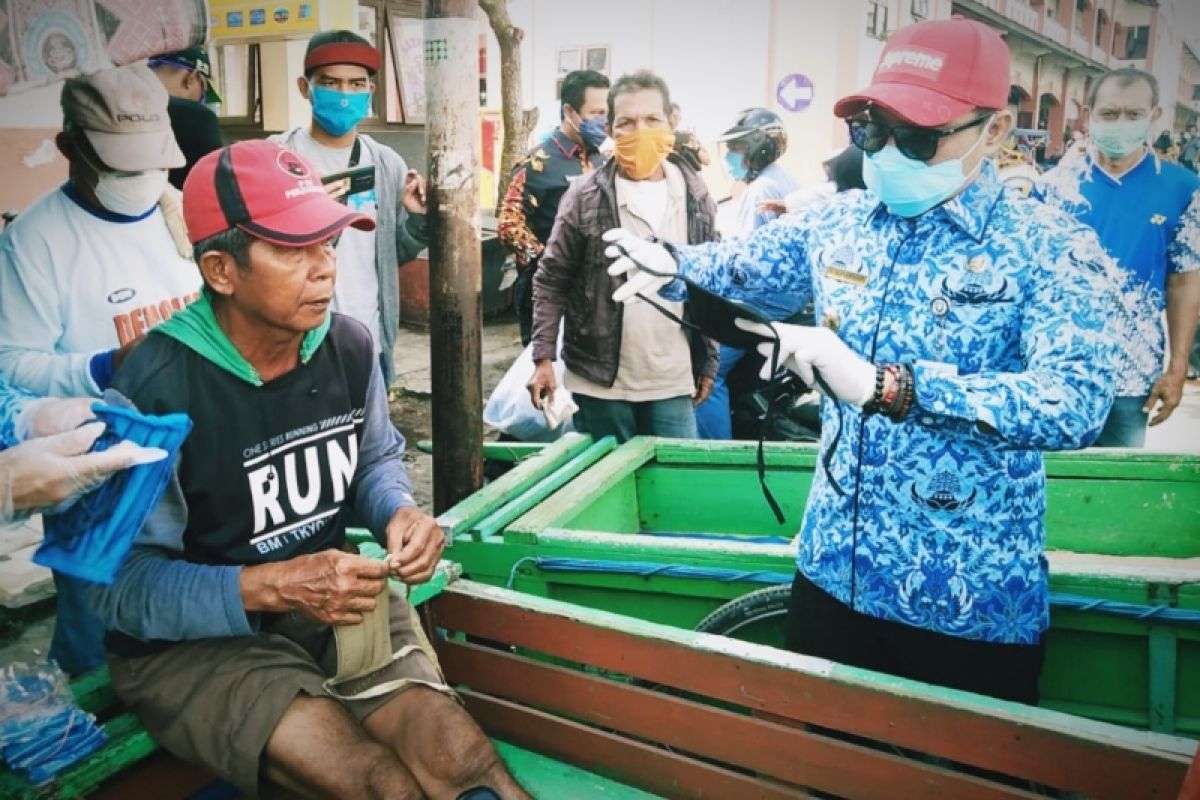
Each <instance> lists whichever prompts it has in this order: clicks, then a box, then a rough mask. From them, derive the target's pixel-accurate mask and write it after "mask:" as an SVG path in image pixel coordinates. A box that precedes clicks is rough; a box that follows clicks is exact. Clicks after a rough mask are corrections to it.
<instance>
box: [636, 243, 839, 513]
mask: <svg viewBox="0 0 1200 800" xmlns="http://www.w3.org/2000/svg"><path fill="white" fill-rule="evenodd" d="M616 247H617V250H618V251H619V252H620V253H621V255H623V256H625V257H626V258H628V259H629V260H630V261H632V262H633V263H634V264H635V265H636V266H637V268H638V269H640V270H642V271H643V272H645V273H647V274H648V275H654V276H655V277H659V278H674V279H677V280H681V281H683V282H684V284H685V285H687V286H689V287H691V286H692V285H693V284H692V282H691V281H689V280H688V279H687V278H683V277H681V276H679V275H667V274H664V273H662V272H658V271H657V270H653V269H649V268H647V267H646V266H644V265H643V264H642V262H640V261H638V260H637V259H636V258H634V257H633V256H632V255H630V253H629V251H628V250H626V249H625V247H624V245H621V244H617V246H616ZM698 288H702V287H698ZM637 297H638V298H639V299H641V300H643V301H645V302H647V303H649V304H650V305H651V306H652V307H653V308H654V309H655V310H657V311H658V312H659V313H660V314H662V315H663V316H665V317H666V318H667V319H669V320H671V321H672V322H674V323H676V324H678V325H680V326H682V327H684V328H687V329H688V330H690V331H693V332H695V333H698V334H700V335H701V336H708V335H709V334H708V333H706V332H705V331H704V329H703V328H701V327H700V326H698V325H696V324H694V323H692V322H689V321H687V320H685V319H683V318H681V317H680V316H679V315H677V314H675V313H674V312H673V311H671V310H670V309H669V308H667V307H666V306H664V305H662V304H661V303H658V302H656V301H655V300H652V299H651V298H649V297H647V296H646V295H644V294H642V293H641V292H638V294H637ZM754 321H756V322H762V323H763V324H766V325H768V326H770V327H771V338H770V342H771V358H770V362H771V379H770V381H768V383H767V387H766V389H765V391H766V392H767V410H766V414H764V416H763V421H762V425H761V427H760V428H759V434H758V450H757V454H756V459H755V466H756V467H757V471H758V484H759V486H761V487H762V493H763V497H765V498H766V500H767V505H769V506H770V507H771V512H772V513H773V514H774V515H775V519H776V521H778V522H779V524H781V525H782V524H783V523H784V522H785V521H786V517H784V514H783V509H782V508H781V507H780V505H779V501H777V500H776V499H775V495H774V494H772V493H771V488H770V487H769V486H768V485H767V464H766V457H765V455H764V453H763V442H764V440H765V439H766V433H767V431H768V430H770V427H771V423H772V422H773V421H774V420H775V414H776V411H777V407H778V402H777V401H778V398H779V394H780V392H779V391H778V388H779V384H780V383H781V380H780V378H779V377H777V373H778V372H779V352H780V341H779V334H778V332H777V331H776V330H775V328H774V326H771V325H770V322H769V321H765V320H754ZM813 380H814V381H815V382H816V383H817V385H818V386H820V387H821V390H822V391H823V392H825V394H826V396H828V397H830V398H834V397H835V396H834V394H833V392H832V391H830V389H829V385H828V384H827V383H826V382H825V379H824V378H822V377H821V375H820V373H819V372H817V371H816V370H815V369H814V370H813ZM834 408H836V409H837V429H836V431H835V432H834V436H833V442H832V444H831V446H830V448H829V450H828V451H826V453H825V456H824V458H823V459H822V462H821V463H822V465H823V467H824V469H825V477H826V478H827V479H828V481H829V485H830V486H831V487H833V490H834V491H835V492H837V494H838V495H839V496H845V494H846V492H845V490H844V489H842V487H841V485H840V484H838V482H837V479H836V478H834V477H833V470H832V468H831V467H830V464H832V463H833V454H834V453H835V452H836V451H837V446H838V442H839V441H840V439H841V436H842V407H841V405H840V404H839V403H838V402H837V400H836V399H835V400H834Z"/></svg>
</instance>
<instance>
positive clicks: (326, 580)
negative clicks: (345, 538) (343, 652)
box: [241, 550, 388, 625]
mask: <svg viewBox="0 0 1200 800" xmlns="http://www.w3.org/2000/svg"><path fill="white" fill-rule="evenodd" d="M387 577H388V565H387V562H385V561H378V560H376V559H373V558H364V557H363V556H360V555H357V554H355V553H346V552H343V551H341V550H325V551H322V552H320V553H312V554H311V555H305V556H297V557H296V558H293V559H289V560H288V561H282V562H277V563H273V564H258V565H255V566H251V567H244V568H243V569H242V577H241V583H242V587H241V588H242V596H243V599H244V600H245V603H246V610H247V611H293V612H296V613H298V614H303V615H304V616H306V617H308V618H309V619H314V620H316V621H317V622H325V623H328V624H330V625H349V624H353V623H356V622H362V618H363V613H364V612H366V611H372V610H374V608H375V600H376V598H378V597H379V594H380V593H381V592H382V591H383V589H384V587H385V586H387Z"/></svg>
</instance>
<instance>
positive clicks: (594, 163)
mask: <svg viewBox="0 0 1200 800" xmlns="http://www.w3.org/2000/svg"><path fill="white" fill-rule="evenodd" d="M559 101H560V102H561V111H560V114H561V117H562V118H561V121H560V122H559V124H558V127H557V128H555V129H554V130H553V131H551V132H550V133H549V134H548V135H547V136H546V137H545V138H544V139H542V141H540V142H538V143H537V144H536V145H535V146H534V147H533V148H532V149H530V151H529V152H528V153H527V154H526V156H525V158H523V159H521V161H520V162H518V163H517V164H516V166H514V167H513V171H512V179H511V180H510V181H509V184H508V191H507V192H506V193H505V196H504V199H503V201H502V202H501V203H500V209H499V213H498V215H497V216H498V219H497V234H498V236H499V238H500V242H501V243H502V244H503V245H504V247H505V249H506V250H508V252H510V253H512V255H513V258H514V259H515V260H516V262H517V279H516V281H515V282H514V283H513V305H514V306H516V312H517V324H518V325H519V326H520V329H521V342H522V343H523V344H526V345H527V344H529V342H530V340H531V339H532V337H533V273H534V272H535V271H536V270H537V265H538V260H539V259H540V258H541V256H542V251H544V250H545V249H546V243H547V242H548V241H549V240H550V231H551V230H553V229H554V220H555V218H556V217H557V216H558V204H559V201H561V200H562V196H563V195H564V194H565V193H566V191H567V187H568V186H570V185H571V182H572V181H574V180H576V179H577V178H579V176H581V175H584V174H586V173H588V172H591V171H592V170H593V169H596V168H597V167H601V166H603V165H604V163H605V162H606V161H607V160H608V158H607V157H606V156H605V155H603V154H602V153H601V152H600V150H601V144H603V143H604V141H605V139H607V138H608V105H607V103H608V78H607V77H605V76H604V75H601V74H600V73H599V72H595V71H594V70H590V69H578V70H575V71H574V72H568V73H567V74H566V76H565V77H563V80H562V88H561V89H560V90H559Z"/></svg>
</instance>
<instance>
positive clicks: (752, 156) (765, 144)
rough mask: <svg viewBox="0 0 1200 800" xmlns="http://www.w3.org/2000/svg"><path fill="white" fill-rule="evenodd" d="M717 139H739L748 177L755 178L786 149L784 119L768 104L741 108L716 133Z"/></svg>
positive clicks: (730, 141)
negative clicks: (717, 133)
mask: <svg viewBox="0 0 1200 800" xmlns="http://www.w3.org/2000/svg"><path fill="white" fill-rule="evenodd" d="M717 141H718V142H723V143H726V145H727V146H728V144H730V143H734V142H736V143H737V144H738V145H740V147H739V148H738V149H739V150H741V149H742V147H744V148H745V153H744V155H743V160H744V164H745V167H746V170H747V175H746V180H747V181H752V180H754V179H755V178H757V177H758V175H759V173H760V172H762V171H763V170H764V169H766V168H767V167H768V166H769V165H771V164H773V163H775V162H776V161H777V160H779V158H780V157H781V156H782V155H783V154H784V153H785V152H786V151H787V131H786V130H785V129H784V127H783V119H782V118H780V116H779V115H778V114H776V113H775V112H774V111H770V110H768V109H765V108H747V109H745V110H744V111H740V112H738V115H737V119H736V120H735V121H734V123H733V126H732V127H730V128H729V129H728V130H726V131H725V132H724V133H722V134H721V135H720V136H719V137H717Z"/></svg>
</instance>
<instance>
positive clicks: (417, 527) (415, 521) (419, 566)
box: [386, 506, 446, 586]
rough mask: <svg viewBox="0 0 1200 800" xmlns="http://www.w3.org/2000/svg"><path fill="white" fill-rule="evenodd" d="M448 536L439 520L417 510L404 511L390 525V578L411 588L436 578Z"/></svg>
mask: <svg viewBox="0 0 1200 800" xmlns="http://www.w3.org/2000/svg"><path fill="white" fill-rule="evenodd" d="M445 544H446V536H445V534H443V533H442V529H441V527H440V526H439V525H438V524H437V520H435V519H434V518H433V517H431V516H429V515H428V514H426V513H425V512H424V511H421V509H419V508H417V507H415V506H407V507H405V508H401V509H400V510H398V511H397V512H396V513H395V514H393V515H392V518H391V520H389V521H388V525H387V550H388V555H387V562H386V563H387V565H388V568H389V570H390V575H391V576H392V577H393V578H399V579H400V580H402V581H404V582H405V583H407V584H409V585H410V586H411V585H414V584H418V583H424V582H425V581H427V580H429V579H430V578H431V577H433V571H434V569H436V568H437V563H438V559H440V558H441V557H442V549H443V547H445Z"/></svg>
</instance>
